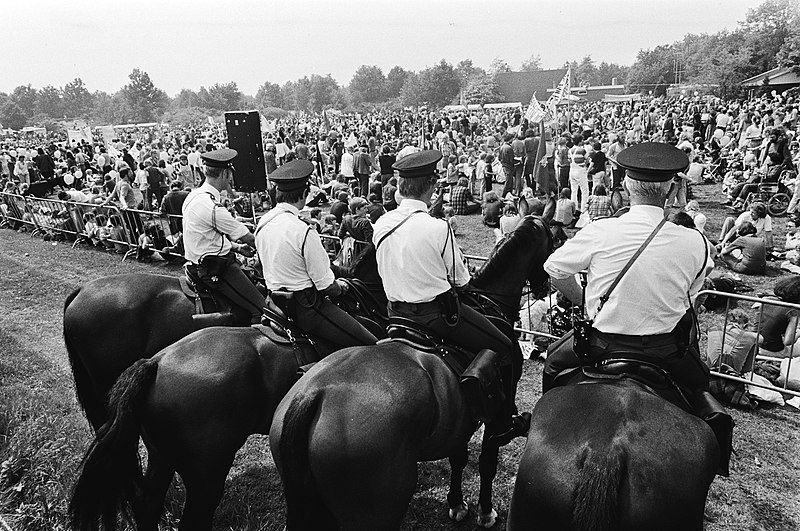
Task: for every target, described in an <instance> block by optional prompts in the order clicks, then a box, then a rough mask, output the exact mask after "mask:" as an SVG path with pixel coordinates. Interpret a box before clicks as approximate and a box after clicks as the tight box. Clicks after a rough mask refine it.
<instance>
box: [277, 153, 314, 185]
mask: <svg viewBox="0 0 800 531" xmlns="http://www.w3.org/2000/svg"><path fill="white" fill-rule="evenodd" d="M313 172H314V164H312V163H311V162H309V161H307V160H302V159H295V160H292V161H290V162H287V163H286V164H284V165H283V166H281V167H280V168H278V169H277V170H275V171H274V172H272V173H270V174H269V180H270V181H272V182H274V183H275V186H276V187H277V188H278V190H280V191H281V192H291V191H293V190H300V189H301V188H304V187H305V186H306V183H307V182H308V177H309V176H310V175H311V174H312V173H313Z"/></svg>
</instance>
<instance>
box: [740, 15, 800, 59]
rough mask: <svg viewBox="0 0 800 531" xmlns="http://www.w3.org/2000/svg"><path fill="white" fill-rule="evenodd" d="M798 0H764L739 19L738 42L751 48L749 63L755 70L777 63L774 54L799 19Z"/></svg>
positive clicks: (776, 53) (775, 54)
mask: <svg viewBox="0 0 800 531" xmlns="http://www.w3.org/2000/svg"><path fill="white" fill-rule="evenodd" d="M799 12H800V8H798V4H797V0H766V1H765V2H764V3H762V4H761V5H759V6H758V7H755V8H753V9H750V10H748V12H747V16H746V18H745V21H744V22H742V23H741V29H742V31H741V33H740V35H741V37H742V40H741V41H740V46H744V47H745V48H748V49H749V50H750V51H751V54H750V63H751V65H752V66H753V68H754V70H755V71H756V73H757V72H764V71H766V70H769V69H770V68H774V67H775V66H777V64H778V63H777V56H778V53H779V52H780V51H781V48H782V47H783V44H784V42H785V41H786V39H787V37H789V32H790V29H792V28H793V27H796V25H797V22H798V13H799Z"/></svg>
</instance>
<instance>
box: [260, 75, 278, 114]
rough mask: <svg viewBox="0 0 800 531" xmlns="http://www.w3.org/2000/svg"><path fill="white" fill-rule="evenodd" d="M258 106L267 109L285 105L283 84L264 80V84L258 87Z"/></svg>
mask: <svg viewBox="0 0 800 531" xmlns="http://www.w3.org/2000/svg"><path fill="white" fill-rule="evenodd" d="M256 107H258V108H259V109H266V108H267V107H278V108H280V109H282V108H283V107H284V102H283V94H282V93H281V86H280V85H278V84H277V83H270V82H269V81H266V82H264V84H263V85H261V86H260V87H258V91H257V92H256Z"/></svg>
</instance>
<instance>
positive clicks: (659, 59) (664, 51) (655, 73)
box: [626, 45, 675, 96]
mask: <svg viewBox="0 0 800 531" xmlns="http://www.w3.org/2000/svg"><path fill="white" fill-rule="evenodd" d="M674 55H675V54H674V53H673V49H672V47H671V46H668V45H667V46H656V47H655V48H654V49H652V50H640V51H639V53H638V55H637V56H636V62H635V63H633V65H631V68H630V70H629V71H628V80H627V83H626V84H627V85H629V86H630V87H631V88H632V89H633V90H636V91H640V92H648V91H650V90H652V91H653V94H655V95H656V96H661V95H664V94H666V93H667V87H668V86H669V85H670V84H671V83H672V81H673V79H674V72H673V66H674Z"/></svg>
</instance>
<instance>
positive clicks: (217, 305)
mask: <svg viewBox="0 0 800 531" xmlns="http://www.w3.org/2000/svg"><path fill="white" fill-rule="evenodd" d="M184 270H185V271H186V275H184V276H182V277H180V278H179V281H180V286H181V291H183V294H184V295H186V297H187V298H188V299H189V300H191V301H193V302H194V315H192V323H193V324H194V329H195V330H200V329H201V328H208V327H210V326H236V325H237V322H236V316H235V315H234V314H233V308H232V305H231V303H230V302H228V301H227V300H226V299H224V298H222V297H217V296H215V295H214V294H212V293H211V292H210V291H208V290H207V289H205V288H204V287H203V283H202V282H200V280H199V279H198V278H197V277H196V275H195V274H194V273H192V272H190V270H189V269H188V268H186V267H185V266H184Z"/></svg>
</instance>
